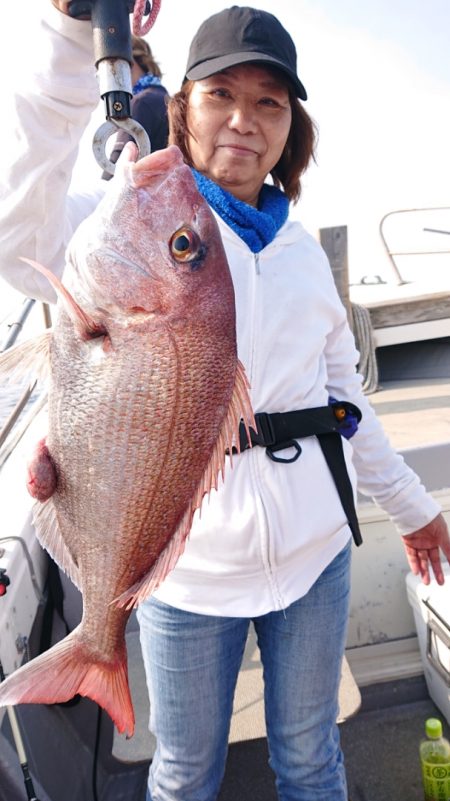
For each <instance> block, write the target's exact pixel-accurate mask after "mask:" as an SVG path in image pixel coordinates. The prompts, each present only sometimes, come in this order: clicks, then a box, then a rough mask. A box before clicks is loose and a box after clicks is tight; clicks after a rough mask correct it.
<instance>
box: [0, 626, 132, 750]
mask: <svg viewBox="0 0 450 801" xmlns="http://www.w3.org/2000/svg"><path fill="white" fill-rule="evenodd" d="M79 634H80V627H78V628H77V629H75V631H73V632H72V633H71V634H69V635H68V636H67V637H65V638H64V640H62V641H61V642H59V643H57V645H54V646H53V648H50V649H49V650H48V651H45V652H44V653H43V654H40V655H39V656H37V657H35V658H34V659H32V660H31V662H28V663H27V664H26V665H23V667H21V668H19V669H18V670H16V671H15V672H14V673H12V674H11V675H10V676H9V677H8V678H7V679H6V680H5V681H4V682H2V684H1V685H0V706H8V705H15V704H54V703H62V702H64V701H69V700H70V699H71V698H73V697H74V695H77V694H79V695H83V696H85V697H87V698H91V699H92V701H95V702H96V703H97V704H99V706H101V707H102V708H103V709H105V710H106V712H107V713H108V714H109V716H110V717H111V719H112V720H113V721H114V723H115V725H116V726H117V729H118V731H119V732H120V733H123V732H126V733H127V735H128V736H129V737H131V735H132V734H133V732H134V712H133V705H132V701H131V696H130V690H129V686H128V672H127V658H126V649H125V645H124V647H123V649H122V653H121V654H119V656H117V658H116V661H115V662H114V663H109V662H96V661H94V660H93V658H92V656H91V655H90V654H89V653H88V652H87V649H86V648H85V647H84V646H83V642H82V640H81V638H80V636H79Z"/></svg>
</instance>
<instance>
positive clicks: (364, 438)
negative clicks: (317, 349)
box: [325, 281, 442, 534]
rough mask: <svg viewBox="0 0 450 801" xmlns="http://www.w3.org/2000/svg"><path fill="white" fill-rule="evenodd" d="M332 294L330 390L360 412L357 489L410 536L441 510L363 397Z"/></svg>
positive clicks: (350, 340) (349, 338)
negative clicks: (334, 312)
mask: <svg viewBox="0 0 450 801" xmlns="http://www.w3.org/2000/svg"><path fill="white" fill-rule="evenodd" d="M333 284H334V281H333ZM330 291H331V292H333V291H335V294H336V305H337V308H338V307H339V311H338V317H337V319H338V322H337V325H336V326H335V328H334V330H333V332H332V334H331V335H330V336H329V337H328V341H327V346H326V353H325V355H326V360H327V367H328V386H327V389H328V391H329V394H330V395H331V396H333V397H335V398H337V399H339V400H349V401H351V402H352V403H355V404H356V405H357V406H358V407H359V408H360V410H361V412H362V420H361V423H360V425H359V427H358V431H357V433H356V434H355V435H354V436H353V437H352V438H351V440H350V443H351V445H352V446H353V464H354V466H355V469H356V472H357V476H358V488H359V489H360V491H361V492H362V493H364V494H365V495H368V496H369V497H371V498H373V499H374V500H375V501H376V502H377V503H378V504H379V506H381V508H382V509H383V510H384V511H385V512H386V513H387V514H388V515H389V516H390V517H391V518H392V520H393V522H394V523H395V525H396V527H397V529H398V531H399V532H400V533H401V534H410V533H411V532H413V531H415V530H417V529H419V528H422V526H424V525H426V524H427V523H429V522H430V521H431V520H432V519H433V518H434V517H436V515H437V514H439V512H440V511H442V510H441V507H440V506H439V504H438V503H437V502H436V501H435V500H434V498H433V497H432V496H431V495H430V494H429V493H427V491H426V490H425V487H424V486H423V484H422V483H421V482H420V479H419V477H418V476H417V475H416V473H414V471H413V470H411V468H410V467H409V466H408V465H407V464H406V463H405V461H404V459H403V457H402V456H401V455H400V454H398V453H397V452H396V451H395V450H394V448H393V447H392V446H391V444H390V442H389V440H388V438H387V436H386V434H385V432H384V429H383V427H382V425H381V423H380V421H379V420H378V418H377V417H376V415H375V412H374V410H373V407H372V406H371V404H370V401H369V400H368V398H367V397H366V396H365V395H364V394H363V392H362V388H361V387H362V378H361V376H360V375H359V374H358V373H357V372H356V364H357V363H358V361H359V354H358V351H357V350H356V347H355V342H354V337H353V334H352V332H351V330H350V327H349V325H348V322H347V315H346V312H345V309H344V306H343V305H342V303H341V301H340V299H339V296H338V294H337V291H336V289H335V287H334V289H333V288H332V287H330Z"/></svg>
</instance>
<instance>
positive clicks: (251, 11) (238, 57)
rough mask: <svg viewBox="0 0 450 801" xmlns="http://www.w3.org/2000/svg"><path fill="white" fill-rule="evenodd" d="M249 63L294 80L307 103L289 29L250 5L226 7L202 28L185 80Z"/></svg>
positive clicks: (194, 40) (189, 61) (199, 30)
mask: <svg viewBox="0 0 450 801" xmlns="http://www.w3.org/2000/svg"><path fill="white" fill-rule="evenodd" d="M245 63H255V64H265V65H267V66H273V67H277V68H278V69H280V70H281V71H282V72H284V73H285V74H286V75H287V76H288V78H290V80H291V83H292V84H293V86H294V88H295V91H296V93H297V97H299V98H301V100H306V98H307V95H306V91H305V87H304V86H303V84H302V83H301V81H300V80H299V78H298V76H297V52H296V50H295V45H294V42H293V41H292V39H291V37H290V35H289V34H288V32H287V30H286V29H285V28H283V26H282V24H281V22H279V20H277V18H276V17H274V16H273V14H269V13H268V12H267V11H260V10H259V9H257V8H249V7H248V6H231V8H225V9H224V10H223V11H219V13H218V14H213V15H212V16H211V17H208V19H206V20H205V22H203V23H202V24H201V25H200V28H199V29H198V31H197V33H196V34H195V36H194V38H193V40H192V43H191V47H190V50H189V56H188V63H187V68H186V75H185V80H186V79H188V80H191V81H198V80H201V79H202V78H207V77H208V76H209V75H213V74H214V73H215V72H220V70H224V69H226V68H227V67H234V66H236V65H237V64H245Z"/></svg>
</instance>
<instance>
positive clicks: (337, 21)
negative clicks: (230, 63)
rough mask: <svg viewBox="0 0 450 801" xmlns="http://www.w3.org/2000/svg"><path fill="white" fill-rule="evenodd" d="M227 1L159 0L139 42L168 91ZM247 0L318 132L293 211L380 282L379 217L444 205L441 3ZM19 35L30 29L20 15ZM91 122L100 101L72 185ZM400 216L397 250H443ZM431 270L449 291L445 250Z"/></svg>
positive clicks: (447, 72)
mask: <svg viewBox="0 0 450 801" xmlns="http://www.w3.org/2000/svg"><path fill="white" fill-rule="evenodd" d="M35 2H37V3H42V2H50V0H35ZM227 5H228V3H227V2H226V1H225V2H224V0H195V2H190V3H189V2H186V0H162V3H161V11H160V13H159V15H158V18H157V19H156V22H155V25H154V27H153V28H152V30H151V31H150V32H149V34H147V37H146V38H147V39H148V41H149V43H150V45H151V47H152V50H153V53H154V55H155V57H156V60H157V61H158V62H159V64H160V66H161V69H162V72H163V76H164V77H163V81H164V84H165V85H166V87H167V89H168V90H169V92H174V91H176V90H177V88H178V87H179V85H180V82H181V80H182V78H183V75H184V68H185V63H186V58H187V52H188V47H189V43H190V40H191V38H192V36H193V35H194V33H195V31H196V30H197V28H198V26H199V25H200V23H201V22H202V21H203V19H205V18H206V17H207V16H209V15H210V14H213V13H216V12H217V11H220V10H221V9H222V8H224V7H226V6H227ZM255 5H256V6H257V7H259V8H261V9H264V10H266V11H269V12H271V13H275V14H276V15H277V16H278V18H279V19H280V21H281V22H282V24H283V25H284V26H285V27H286V28H287V29H288V30H289V32H290V34H291V36H292V38H293V39H294V41H295V44H296V47H297V52H298V73H299V76H300V78H301V80H302V82H303V83H304V85H305V86H306V89H307V92H308V100H307V101H306V104H305V107H306V109H307V111H308V112H309V113H310V115H311V116H312V117H313V118H314V120H315V121H316V123H317V125H318V128H319V142H318V149H317V161H316V163H315V164H314V165H313V166H311V168H310V169H309V170H308V172H307V174H306V175H305V177H304V181H303V193H302V198H301V200H300V202H299V203H298V204H297V206H296V207H295V208H294V210H293V216H294V217H295V218H297V219H300V220H301V221H302V222H303V224H304V225H305V227H306V228H307V229H308V230H309V231H311V233H313V234H314V235H315V236H318V231H319V229H320V228H323V227H329V226H335V225H346V226H347V228H348V240H349V269H350V280H351V282H355V283H357V282H358V281H359V280H360V279H361V277H363V276H372V275H380V276H381V277H382V278H383V279H386V280H388V281H390V280H392V277H393V275H392V270H391V268H390V263H389V259H388V257H387V255H386V253H385V250H384V247H383V244H382V241H381V238H380V234H379V223H380V220H381V218H382V217H383V216H384V215H386V214H388V213H389V212H391V211H396V210H398V209H411V208H423V207H431V208H435V207H445V206H450V144H449V143H450V55H449V47H448V31H449V30H450V3H449V2H448V0H426V2H425V0H365V2H361V0H277V2H276V3H273V2H269V1H268V0H258V2H257V3H255ZM21 8H23V6H21ZM1 13H5V12H1ZM3 29H4V28H3ZM23 33H24V35H28V36H32V23H31V22H30V24H29V25H28V28H27V26H25V25H24V26H23ZM7 39H8V37H6V41H4V43H3V45H2V47H3V58H4V57H5V47H6V51H7V49H8V48H7V45H8V41H7ZM0 44H1V42H0ZM14 47H16V45H14ZM22 53H23V49H22ZM16 56H17V52H16ZM102 120H103V110H102V107H101V106H100V107H99V111H98V116H96V115H94V119H93V121H92V124H91V127H90V129H89V131H88V132H87V133H86V135H85V137H84V139H83V144H82V150H81V157H80V160H79V164H78V169H77V173H76V182H79V183H81V184H82V183H83V181H86V182H89V180H90V178H91V176H92V174H93V173H92V170H94V171H95V169H96V165H95V162H94V161H93V156H92V155H91V140H92V135H93V132H94V131H95V129H96V127H98V125H99V124H100V123H101V122H102ZM406 219H407V220H409V221H411V223H410V225H409V223H408V224H405V222H404V220H405V218H403V223H402V226H400V228H401V235H397V234H398V231H397V229H396V225H394V224H393V223H394V221H395V222H397V220H398V217H397V216H396V215H394V216H393V217H392V219H391V218H389V223H390V230H391V232H392V230H393V231H394V237H393V238H394V239H395V238H397V239H398V242H396V243H395V245H396V246H397V247H403V245H404V244H405V243H404V240H405V239H406V240H407V239H408V230H411V235H412V236H414V241H415V242H416V243H417V241H419V246H420V243H422V244H424V243H425V244H426V246H427V247H428V246H429V248H430V249H441V248H442V247H443V244H444V246H445V247H448V248H450V237H448V236H445V235H443V234H432V233H430V232H427V233H426V234H425V233H423V227H424V225H423V221H422V217H421V216H420V215H419V216H418V215H417V214H412V215H407V217H406ZM426 225H427V226H428V227H430V228H437V229H444V230H450V211H446V212H441V211H437V212H428V213H427V215H426ZM412 229H414V230H412ZM405 231H406V233H405ZM417 231H419V233H417ZM413 262H414V260H413ZM409 265H410V267H409V268H408V269H411V270H413V271H414V270H416V272H417V271H419V272H420V270H422V266H421V263H420V261H417V260H416V261H415V262H414V266H411V265H412V262H411V260H409ZM435 265H436V267H435ZM405 269H406V267H405ZM434 269H436V270H437V271H438V278H439V280H441V279H443V280H448V286H449V288H450V257H449V259H448V260H447V263H445V260H444V262H443V261H442V260H439V259H436V260H435V261H432V260H429V261H428V262H427V275H431V273H432V272H433V270H434Z"/></svg>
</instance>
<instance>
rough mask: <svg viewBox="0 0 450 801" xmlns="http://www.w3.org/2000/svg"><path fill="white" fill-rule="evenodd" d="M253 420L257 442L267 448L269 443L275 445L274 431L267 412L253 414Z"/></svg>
mask: <svg viewBox="0 0 450 801" xmlns="http://www.w3.org/2000/svg"><path fill="white" fill-rule="evenodd" d="M255 422H256V428H257V431H256V432H255V433H256V437H255V440H256V439H257V440H259V441H258V443H257V444H258V445H264V446H265V447H269V448H270V446H271V445H275V442H276V439H275V432H274V430H273V425H272V421H271V419H270V414H268V413H267V412H258V413H257V414H255Z"/></svg>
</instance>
